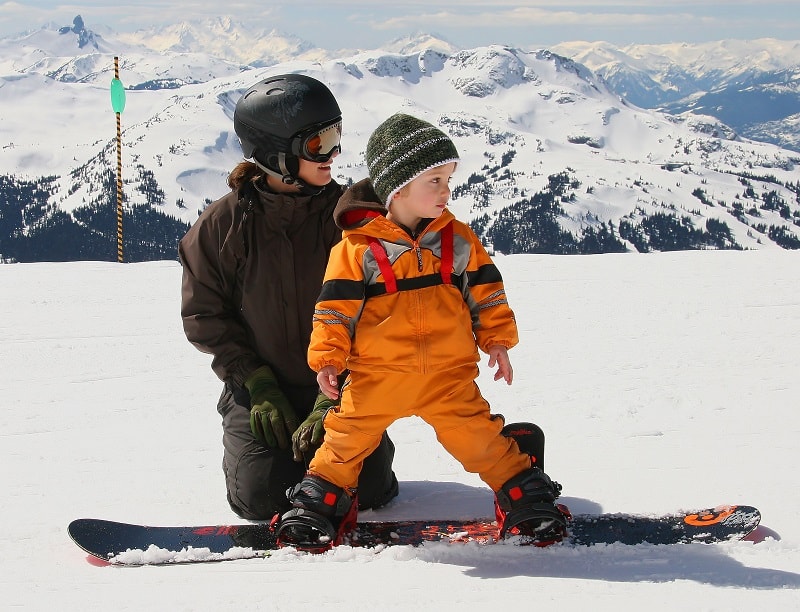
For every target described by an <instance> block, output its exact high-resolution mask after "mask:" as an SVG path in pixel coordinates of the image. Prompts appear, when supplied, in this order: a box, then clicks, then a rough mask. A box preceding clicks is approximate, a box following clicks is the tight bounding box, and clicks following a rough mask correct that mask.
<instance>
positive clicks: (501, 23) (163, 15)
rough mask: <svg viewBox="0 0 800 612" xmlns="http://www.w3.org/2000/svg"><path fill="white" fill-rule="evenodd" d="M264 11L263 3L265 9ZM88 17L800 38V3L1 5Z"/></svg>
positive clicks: (456, 40) (389, 32) (501, 34)
mask: <svg viewBox="0 0 800 612" xmlns="http://www.w3.org/2000/svg"><path fill="white" fill-rule="evenodd" d="M259 5H261V6H259ZM77 14H80V15H82V16H83V18H84V21H85V22H86V24H87V26H88V27H89V28H92V27H93V26H99V25H106V26H109V27H111V28H112V29H114V30H117V31H121V32H122V31H132V30H136V29H140V28H144V27H149V26H153V25H158V24H165V23H174V22H179V21H184V20H188V19H194V18H202V17H219V16H230V17H232V18H234V19H236V20H239V21H247V22H251V23H253V24H254V25H257V26H259V27H265V28H276V29H279V30H281V31H283V32H285V33H288V34H294V35H296V36H299V37H300V38H303V39H305V40H307V41H309V42H311V43H313V44H315V45H316V46H320V47H325V48H329V49H340V48H354V47H359V48H372V47H377V46H380V44H381V43H382V42H384V41H389V40H393V39H395V38H398V37H400V36H403V35H408V34H411V33H419V32H425V33H433V34H437V35H439V36H440V37H441V38H444V39H445V40H448V41H450V42H452V43H453V44H455V45H458V46H460V47H471V46H478V45H485V44H492V43H497V44H509V45H515V46H523V47H537V46H544V45H549V44H555V43H558V42H563V41H570V40H590V41H595V40H605V41H608V42H612V43H615V44H620V45H621V44H628V43H666V42H703V41H710V40H722V39H728V38H738V39H754V38H767V37H771V38H779V39H785V40H800V2H799V1H798V0H782V1H777V2H770V1H765V2H739V1H736V0H727V1H722V2H719V1H708V2H706V1H703V0H691V1H685V0H670V1H667V2H658V1H656V2H651V1H648V0H634V1H627V2H626V1H618V2H615V3H607V2H597V1H593V0H577V1H572V0H555V1H552V2H537V1H528V2H504V1H503V0H495V1H491V0H482V1H477V0H447V1H439V2H436V1H434V0H430V1H426V0H410V1H397V2H385V1H383V0H371V1H368V0H363V1H340V0H304V1H302V2H284V1H282V0H273V1H271V2H264V3H259V2H253V1H252V0H251V1H250V2H238V1H228V2H219V0H212V1H207V2H179V1H173V2H169V1H167V2H161V1H158V0H142V1H139V2H136V1H131V2H125V1H123V2H117V3H110V2H108V0H105V1H102V2H78V3H61V2H56V1H42V2H2V1H0V35H7V34H13V33H18V32H22V31H25V30H28V29H32V28H36V27H39V26H41V25H43V24H46V23H49V22H56V23H57V24H59V25H68V24H71V23H72V19H73V17H74V16H75V15H77Z"/></svg>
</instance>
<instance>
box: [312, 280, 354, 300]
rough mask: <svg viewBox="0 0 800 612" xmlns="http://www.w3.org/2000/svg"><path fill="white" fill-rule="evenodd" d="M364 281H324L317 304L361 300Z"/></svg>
mask: <svg viewBox="0 0 800 612" xmlns="http://www.w3.org/2000/svg"><path fill="white" fill-rule="evenodd" d="M363 299H364V281H355V280H346V279H341V278H335V279H333V280H329V281H325V283H324V284H323V285H322V290H321V291H320V293H319V298H318V299H317V302H325V301H328V300H363Z"/></svg>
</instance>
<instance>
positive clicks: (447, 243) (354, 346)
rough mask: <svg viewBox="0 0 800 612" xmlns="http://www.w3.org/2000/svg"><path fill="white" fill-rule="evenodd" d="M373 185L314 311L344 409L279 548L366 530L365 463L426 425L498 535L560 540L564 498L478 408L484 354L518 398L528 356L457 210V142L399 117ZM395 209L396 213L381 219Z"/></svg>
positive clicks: (312, 349) (333, 414)
mask: <svg viewBox="0 0 800 612" xmlns="http://www.w3.org/2000/svg"><path fill="white" fill-rule="evenodd" d="M366 158H367V167H368V170H369V179H365V180H363V181H361V182H359V183H356V184H355V185H353V186H352V187H351V188H350V189H349V190H348V191H347V192H345V194H344V195H343V196H342V198H341V199H340V200H339V203H338V204H337V206H336V210H335V212H334V217H335V219H336V222H337V225H339V226H340V227H341V228H342V229H343V230H344V232H343V239H342V242H340V243H339V244H337V245H336V246H335V247H334V249H333V251H332V252H331V256H330V259H329V261H328V267H327V270H326V273H325V282H324V284H323V287H322V291H321V293H320V296H319V300H318V302H317V307H316V310H315V315H314V325H313V331H312V334H311V343H310V345H309V349H308V363H309V365H310V367H311V368H312V370H314V371H316V372H318V375H317V381H318V382H319V385H320V389H321V390H322V392H323V393H324V394H325V395H327V396H328V397H329V398H331V399H338V397H339V391H338V386H337V375H338V374H341V373H342V372H344V371H345V370H349V375H348V377H347V379H346V381H345V383H344V385H343V387H342V389H343V390H342V396H341V403H340V406H339V407H338V409H334V410H331V411H330V412H328V414H327V415H326V417H325V421H324V427H325V437H324V440H323V443H322V446H321V447H320V448H319V449H318V450H317V452H316V454H315V455H314V458H313V460H312V461H311V463H310V465H309V470H308V472H307V474H306V476H305V478H304V479H303V480H302V481H301V482H300V483H299V484H298V485H297V486H296V487H294V489H293V490H291V491H289V492H288V496H289V500H290V501H291V502H292V505H293V506H294V510H290V511H289V512H288V513H286V514H285V515H284V516H283V517H281V521H280V523H279V527H278V529H279V538H280V539H281V541H282V542H284V543H288V544H294V545H301V544H303V543H308V542H309V540H310V539H311V538H312V536H313V535H316V534H322V535H327V536H328V537H329V538H331V539H332V540H334V541H335V540H336V539H337V538H339V537H341V535H342V534H343V533H345V532H347V531H348V530H350V529H351V528H352V526H353V523H354V522H355V513H356V504H354V503H353V500H354V497H355V496H356V485H357V482H358V475H359V471H360V470H361V466H362V463H363V461H364V459H365V457H367V456H368V455H369V453H370V452H371V451H372V450H373V449H374V448H375V447H376V445H377V444H378V443H379V442H380V440H381V436H382V434H383V433H384V431H385V430H386V428H387V427H388V426H389V425H390V424H391V423H392V422H394V421H395V420H397V419H399V418H401V417H406V416H411V415H416V416H419V417H421V418H422V419H423V420H425V421H426V422H427V423H429V424H430V425H432V426H433V428H434V429H435V430H436V435H437V438H438V440H439V442H441V444H442V445H443V446H444V447H445V449H447V451H448V452H450V453H451V454H452V455H453V456H454V457H455V458H456V459H458V460H459V461H460V462H461V464H462V465H463V466H464V468H465V469H466V470H467V471H469V472H475V473H477V474H478V475H479V476H480V477H481V479H482V480H483V481H484V482H485V483H486V484H487V485H489V487H491V488H492V490H493V491H495V492H496V507H497V508H498V519H499V520H500V521H501V528H502V529H501V532H502V533H503V534H505V533H506V532H508V530H509V529H511V528H514V531H515V532H518V533H524V534H526V535H529V536H532V537H533V539H536V540H542V539H546V540H555V539H559V538H560V537H561V535H563V527H564V523H565V521H564V517H563V515H562V514H561V512H560V511H559V510H558V508H557V507H556V505H555V503H554V500H555V499H556V498H557V497H558V495H559V491H560V486H559V485H558V484H556V483H553V482H552V481H551V480H550V478H549V477H548V476H547V475H546V474H545V473H544V472H542V471H541V470H540V469H539V468H538V467H532V465H531V458H530V456H529V455H527V454H525V453H523V452H521V451H520V450H519V448H518V446H517V443H516V442H515V441H514V440H513V439H511V438H508V437H505V436H503V435H501V429H502V427H503V423H502V420H501V419H499V418H493V417H492V415H491V414H490V409H489V404H488V403H487V402H486V400H485V399H484V398H483V397H482V396H481V394H480V391H479V390H478V387H477V385H476V384H475V379H476V377H477V376H478V365H477V364H478V361H479V355H478V348H480V349H482V350H483V351H485V352H486V353H488V355H489V367H495V366H497V371H496V373H495V376H494V379H495V380H500V379H503V380H505V382H506V383H507V384H511V382H512V379H513V371H512V368H511V362H510V361H509V358H508V349H509V348H511V347H513V346H514V345H515V344H517V342H518V337H517V327H516V322H515V320H514V314H513V312H512V311H511V309H510V308H509V306H508V302H507V300H506V294H505V291H504V289H503V283H502V278H501V276H500V273H499V271H498V270H497V268H496V267H495V266H494V264H493V263H492V260H491V259H490V257H489V255H488V254H487V253H486V251H485V250H484V249H483V247H482V246H481V243H480V240H479V239H478V238H477V236H475V234H474V233H473V232H472V231H471V230H470V228H469V227H468V226H467V225H465V224H463V223H461V222H459V221H456V220H455V218H454V217H453V215H452V213H450V211H449V210H447V201H448V199H449V197H450V188H449V185H448V183H449V180H450V177H451V175H452V174H453V172H454V171H455V168H456V164H457V163H458V161H459V157H458V152H457V150H456V147H455V145H454V144H453V142H452V141H451V140H450V139H449V138H448V137H447V135H446V134H444V133H443V132H442V131H441V130H439V129H438V128H436V127H434V126H433V125H431V124H429V123H427V122H425V121H422V120H420V119H417V118H414V117H411V116H409V115H404V114H396V115H393V116H392V117H390V118H389V119H387V120H386V121H385V122H384V123H382V124H381V125H380V126H378V128H377V129H376V130H375V132H374V133H373V134H372V136H371V137H370V139H369V142H368V144H367V152H366ZM384 204H385V206H384Z"/></svg>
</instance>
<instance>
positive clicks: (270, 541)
mask: <svg viewBox="0 0 800 612" xmlns="http://www.w3.org/2000/svg"><path fill="white" fill-rule="evenodd" d="M760 519H761V514H760V513H759V511H758V510H757V509H756V508H754V507H752V506H743V505H739V506H719V507H716V508H713V509H708V510H701V511H697V512H689V513H679V514H670V515H663V516H644V515H633V514H578V515H574V516H573V517H572V518H571V520H570V521H569V523H568V525H567V537H566V538H565V539H564V542H563V544H562V545H567V546H570V545H571V546H590V545H593V544H614V543H620V544H626V545H635V544H688V543H693V542H702V543H714V542H723V541H728V540H737V539H741V538H743V537H745V536H746V535H748V534H749V533H751V532H752V531H753V530H754V529H755V528H756V527H757V526H758V523H759V521H760ZM68 531H69V535H70V536H71V537H72V539H73V540H74V541H75V543H76V544H77V545H78V546H79V547H81V548H82V549H83V550H84V551H86V552H87V553H88V554H89V555H91V556H92V557H96V558H98V559H101V560H103V561H106V562H108V563H113V564H119V565H165V564H174V563H199V562H208V561H226V560H232V559H244V558H252V557H266V556H269V555H270V553H271V551H274V550H277V549H278V548H279V546H278V543H277V541H276V537H275V534H274V532H273V530H272V529H271V527H270V525H269V524H267V523H255V524H244V525H207V526H196V527H149V526H145V525H135V524H130V523H119V522H115V521H106V520H102V519H78V520H75V521H73V522H72V523H70V525H69V529H68ZM498 541H499V529H498V526H497V524H496V523H495V522H493V521H491V520H490V519H479V520H468V521H464V520H456V521H448V520H434V521H425V520H413V521H380V522H368V523H358V525H357V527H356V529H355V530H354V531H353V532H352V533H350V534H349V535H348V536H347V537H346V538H345V539H344V540H343V542H342V544H347V545H350V546H357V547H376V546H382V545H386V546H390V545H406V546H420V545H422V544H424V543H425V542H478V543H482V544H493V543H496V542H498ZM510 541H511V542H512V543H513V542H514V540H513V539H512V540H510Z"/></svg>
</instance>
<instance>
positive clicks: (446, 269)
mask: <svg viewBox="0 0 800 612" xmlns="http://www.w3.org/2000/svg"><path fill="white" fill-rule="evenodd" d="M439 239H440V240H441V242H442V267H441V269H440V271H439V272H440V273H441V275H442V282H443V283H444V284H445V285H450V284H452V283H451V281H450V275H451V274H452V272H453V257H454V254H453V223H452V222H450V223H448V224H447V225H445V226H444V227H443V228H442V231H441V232H440V233H439Z"/></svg>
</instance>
